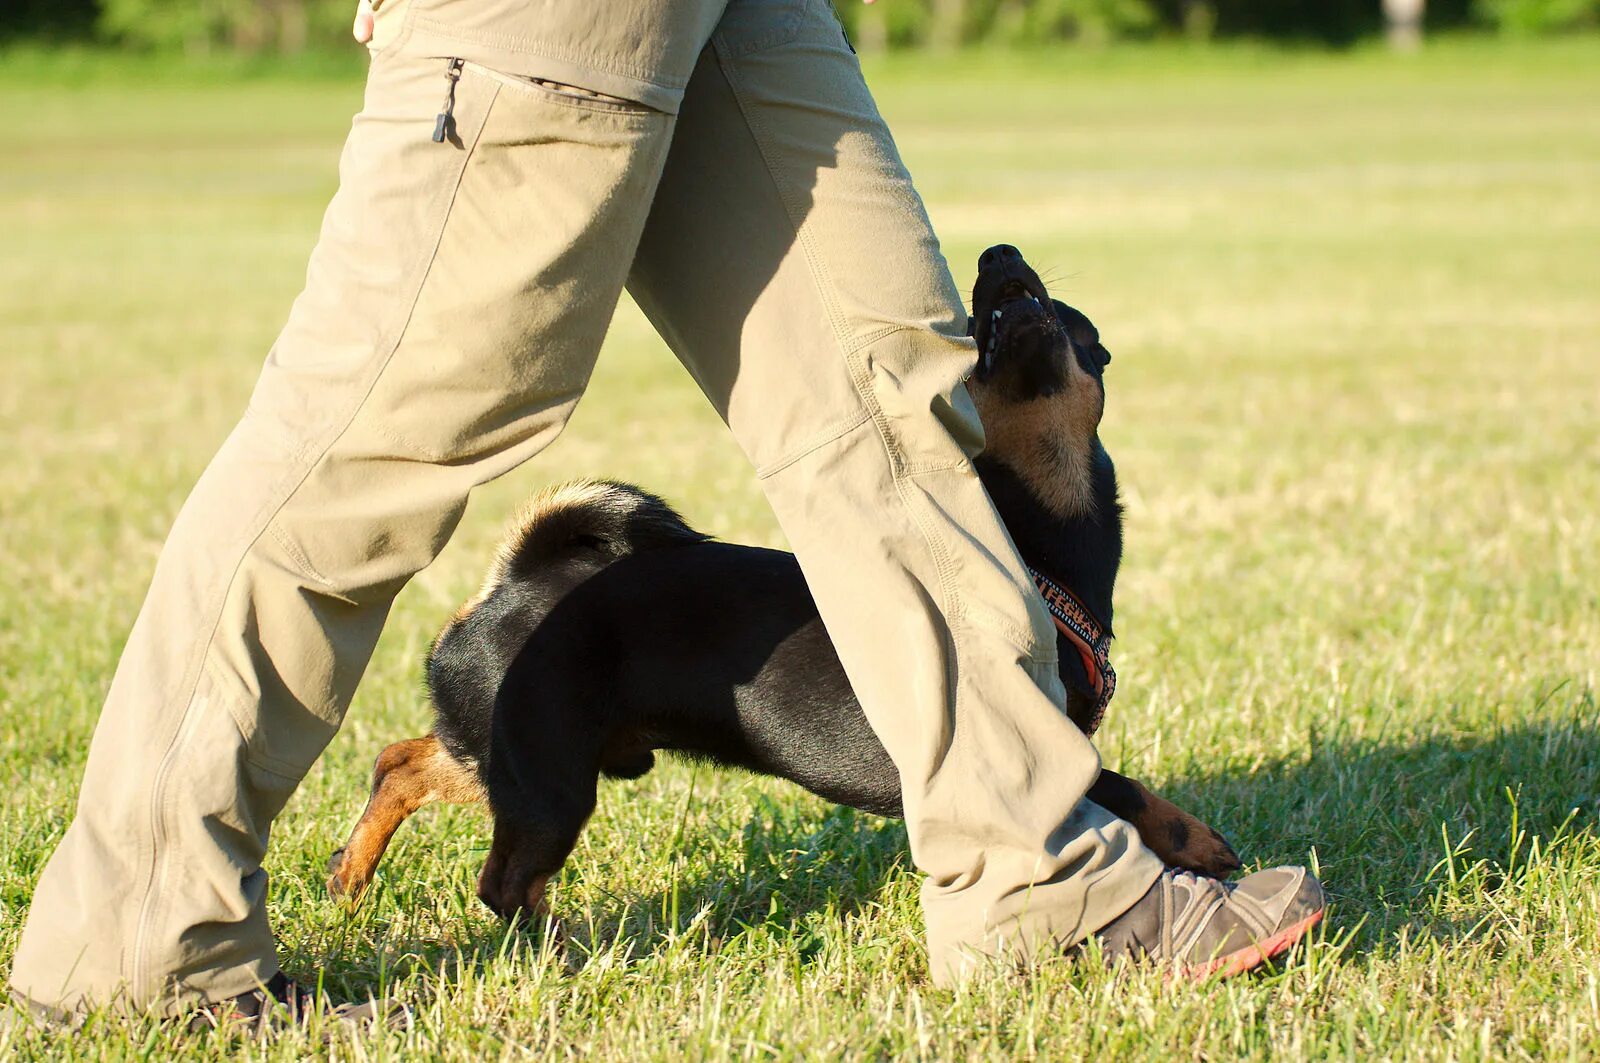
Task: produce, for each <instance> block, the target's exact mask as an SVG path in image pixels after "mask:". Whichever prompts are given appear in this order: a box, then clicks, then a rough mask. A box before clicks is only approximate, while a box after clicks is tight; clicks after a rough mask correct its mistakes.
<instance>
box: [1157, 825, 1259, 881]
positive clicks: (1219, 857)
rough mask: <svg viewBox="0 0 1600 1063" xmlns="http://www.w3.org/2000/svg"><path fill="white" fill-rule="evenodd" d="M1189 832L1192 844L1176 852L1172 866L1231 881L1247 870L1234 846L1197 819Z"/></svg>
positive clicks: (1171, 860)
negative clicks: (1242, 869) (1230, 877)
mask: <svg viewBox="0 0 1600 1063" xmlns="http://www.w3.org/2000/svg"><path fill="white" fill-rule="evenodd" d="M1188 833H1189V838H1188V843H1187V844H1185V845H1183V846H1181V847H1179V848H1177V849H1175V850H1173V852H1172V855H1171V858H1170V859H1168V861H1167V862H1168V863H1169V864H1172V865H1173V866H1174V867H1181V868H1183V869H1184V870H1186V871H1193V872H1194V873H1195V874H1197V875H1209V876H1210V877H1212V878H1227V877H1228V876H1229V875H1231V874H1233V873H1234V872H1235V871H1238V870H1239V869H1240V868H1242V867H1244V864H1243V862H1242V861H1240V859H1239V854H1238V853H1236V852H1234V851H1233V846H1231V845H1229V844H1228V840H1227V839H1226V838H1224V837H1223V836H1222V835H1220V834H1218V833H1217V832H1216V831H1215V830H1213V829H1212V828H1211V827H1208V826H1206V825H1205V824H1204V823H1202V822H1200V821H1199V820H1194V821H1193V823H1192V824H1191V825H1190V826H1189V831H1188Z"/></svg>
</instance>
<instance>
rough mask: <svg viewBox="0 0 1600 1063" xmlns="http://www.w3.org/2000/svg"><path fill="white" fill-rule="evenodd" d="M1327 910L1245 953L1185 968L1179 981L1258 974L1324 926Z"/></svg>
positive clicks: (1245, 949) (1250, 948)
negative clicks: (1318, 927)
mask: <svg viewBox="0 0 1600 1063" xmlns="http://www.w3.org/2000/svg"><path fill="white" fill-rule="evenodd" d="M1323 911H1325V909H1318V910H1317V911H1315V912H1312V913H1311V914H1310V915H1308V916H1306V917H1305V918H1304V919H1302V920H1300V921H1299V922H1298V923H1296V924H1294V925H1293V926H1291V927H1286V928H1284V929H1283V930H1280V931H1278V932H1277V933H1276V934H1274V935H1272V936H1271V937H1269V938H1267V939H1266V940H1265V941H1258V942H1256V943H1255V944H1253V945H1247V946H1245V947H1244V948H1242V949H1238V950H1237V951H1234V952H1230V953H1228V954H1227V955H1225V956H1218V957H1217V958H1216V959H1214V960H1207V961H1206V962H1205V963H1199V964H1195V965H1194V966H1193V967H1185V968H1183V969H1182V970H1181V971H1179V972H1178V974H1179V976H1180V977H1183V978H1187V979H1189V980H1190V981H1194V982H1201V981H1204V980H1205V979H1207V978H1211V977H1213V976H1216V975H1220V976H1221V977H1223V978H1232V977H1233V976H1234V975H1236V974H1243V973H1244V972H1246V971H1252V970H1255V969H1256V968H1257V967H1260V966H1261V965H1262V964H1263V963H1266V962H1267V961H1268V960H1270V959H1272V958H1273V957H1274V956H1281V955H1282V954H1283V953H1285V952H1288V951H1289V949H1290V948H1291V947H1293V945H1294V943H1295V942H1297V941H1299V940H1300V939H1301V938H1303V937H1305V936H1306V934H1307V933H1308V932H1309V931H1310V930H1311V928H1312V927H1314V926H1316V925H1317V924H1318V923H1320V922H1322V914H1323Z"/></svg>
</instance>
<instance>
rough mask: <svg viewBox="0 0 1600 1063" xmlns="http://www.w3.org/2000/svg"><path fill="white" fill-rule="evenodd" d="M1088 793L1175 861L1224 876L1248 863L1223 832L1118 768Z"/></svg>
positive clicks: (1166, 859) (1190, 868) (1169, 860)
mask: <svg viewBox="0 0 1600 1063" xmlns="http://www.w3.org/2000/svg"><path fill="white" fill-rule="evenodd" d="M1088 798H1089V800H1091V801H1093V802H1094V803H1095V804H1097V805H1099V806H1100V807H1101V808H1103V809H1105V810H1106V811H1107V812H1110V813H1111V814H1112V815H1114V816H1117V817H1118V818H1120V819H1125V820H1127V821H1128V822H1129V823H1132V824H1133V826H1134V828H1135V829H1136V830H1138V832H1139V838H1140V840H1142V841H1143V842H1144V843H1145V845H1146V846H1148V847H1149V848H1150V850H1151V851H1152V852H1154V853H1155V854H1156V855H1157V856H1159V857H1161V859H1162V861H1164V862H1165V863H1166V864H1167V866H1169V867H1181V868H1183V869H1185V870H1187V871H1194V872H1196V873H1198V874H1201V875H1211V876H1213V877H1216V878H1221V877H1223V876H1224V875H1229V874H1232V873H1233V872H1235V871H1237V870H1239V868H1240V867H1242V866H1243V865H1242V864H1240V862H1239V856H1238V854H1237V853H1235V852H1234V851H1233V846H1231V845H1229V844H1228V843H1227V841H1226V839H1224V838H1223V837H1222V835H1220V834H1218V833H1217V832H1216V831H1215V830H1212V829H1211V828H1210V827H1208V826H1207V825H1206V824H1205V823H1203V822H1201V821H1200V820H1198V819H1196V818H1195V817H1194V816H1191V815H1190V814H1189V813H1187V812H1185V811H1184V810H1183V809H1181V808H1179V807H1178V806H1177V805H1175V804H1173V803H1172V802H1171V801H1168V800H1167V799H1166V798H1164V797H1160V796H1157V795H1156V794H1154V793H1152V792H1151V791H1150V790H1149V789H1148V788H1147V787H1145V785H1144V784H1143V783H1139V782H1135V781H1134V780H1132V779H1129V778H1127V777H1125V776H1122V775H1118V774H1117V773H1116V772H1114V771H1101V772H1100V778H1098V779H1096V780H1095V784H1094V785H1093V786H1091V787H1090V788H1089V793H1088Z"/></svg>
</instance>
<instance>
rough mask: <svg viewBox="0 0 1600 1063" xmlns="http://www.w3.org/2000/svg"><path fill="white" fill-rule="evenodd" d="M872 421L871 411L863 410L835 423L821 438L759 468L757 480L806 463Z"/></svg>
mask: <svg viewBox="0 0 1600 1063" xmlns="http://www.w3.org/2000/svg"><path fill="white" fill-rule="evenodd" d="M871 420H872V413H871V411H870V410H865V409H863V410H862V411H861V412H860V413H856V414H852V415H851V416H849V417H847V418H845V419H844V420H842V421H835V422H834V423H833V424H831V425H828V426H827V427H826V428H824V429H822V433H821V434H820V435H819V436H817V437H814V438H813V439H811V440H808V441H807V442H805V443H802V444H800V446H799V447H797V448H795V450H794V451H792V452H791V453H789V454H785V455H783V456H782V457H780V458H777V459H775V460H773V461H771V462H769V463H767V464H766V465H762V466H760V467H758V468H757V469H756V479H758V480H766V479H770V478H771V477H773V476H776V475H778V474H779V473H780V472H782V471H783V470H785V469H787V468H789V466H791V465H793V464H795V463H796V462H800V461H804V460H805V459H806V458H808V457H810V456H811V455H813V454H815V453H816V452H817V451H819V450H821V449H822V448H823V447H825V446H827V445H828V444H829V443H833V442H836V441H837V440H840V439H843V438H844V437H845V436H847V435H849V434H850V433H851V432H854V431H855V430H856V429H857V428H860V427H861V426H862V425H864V424H867V423H869V422H870V421H871Z"/></svg>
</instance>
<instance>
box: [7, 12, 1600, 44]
mask: <svg viewBox="0 0 1600 1063" xmlns="http://www.w3.org/2000/svg"><path fill="white" fill-rule="evenodd" d="M586 2H597V0H586ZM354 7H355V0H6V2H5V4H4V5H3V6H0V40H3V39H8V38H9V39H18V38H30V39H40V40H45V41H60V40H87V41H96V42H102V43H108V44H116V45H122V46H126V47H132V48H140V49H147V50H182V51H187V52H205V51H210V50H213V49H230V50H235V51H239V52H244V53H273V52H276V53H286V54H287V53H296V52H301V51H305V50H308V49H322V48H331V47H344V46H345V43H346V38H347V33H348V27H349V25H350V19H351V15H352V13H353V10H354ZM838 7H839V13H840V16H841V18H842V19H843V21H844V23H845V25H846V26H847V27H848V28H849V30H850V32H851V35H852V37H853V38H854V39H856V40H857V42H858V43H859V44H860V45H861V46H862V47H863V48H864V49H865V50H874V51H876V50H881V49H884V48H914V47H927V48H935V49H938V48H953V47H957V46H960V45H964V44H973V43H987V42H993V43H1000V44H1022V43H1034V42H1041V41H1060V40H1071V41H1083V42H1088V43H1101V42H1106V41H1111V40H1116V39H1122V38H1141V37H1143V38H1147V37H1189V38H1193V39H1206V38H1210V37H1213V36H1221V37H1260V38H1268V39H1277V40H1300V41H1314V42H1324V43H1330V44H1346V43H1350V42H1352V41H1356V40H1359V39H1361V38H1363V37H1367V36H1371V35H1374V34H1377V33H1378V32H1379V31H1381V29H1382V27H1383V12H1382V3H1381V0H883V2H882V3H878V4H874V5H872V6H870V7H868V6H866V5H863V4H860V3H857V2H855V0H839V4H838ZM1427 23H1428V27H1429V28H1430V29H1449V28H1458V27H1481V28H1487V29H1492V30H1497V31H1501V32H1505V33H1508V34H1523V35H1525V34H1534V33H1550V32H1560V31H1564V30H1568V29H1572V28H1581V27H1591V26H1595V25H1600V0H1430V2H1429V3H1428V9H1427Z"/></svg>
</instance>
